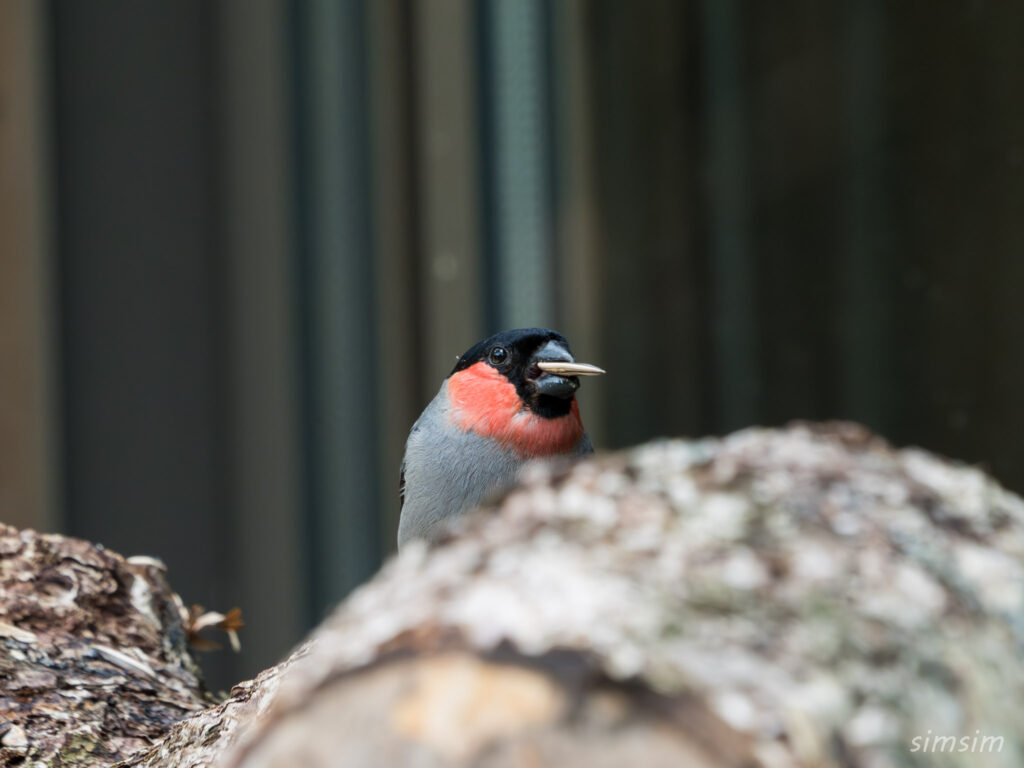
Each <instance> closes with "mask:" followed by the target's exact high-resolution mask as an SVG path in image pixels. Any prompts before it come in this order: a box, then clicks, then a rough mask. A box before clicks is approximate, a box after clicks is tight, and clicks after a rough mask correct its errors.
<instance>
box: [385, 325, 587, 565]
mask: <svg viewBox="0 0 1024 768" xmlns="http://www.w3.org/2000/svg"><path fill="white" fill-rule="evenodd" d="M602 373H604V371H603V370H601V369H600V368H598V367H596V366H593V365H587V364H585V363H577V362H576V360H575V358H574V357H573V355H572V352H571V351H570V350H569V342H567V341H566V340H565V337H564V336H562V335H561V334H560V333H556V332H555V331H550V330H547V329H545V328H520V329H518V330H514V331H504V332H503V333H499V334H497V335H495V336H492V337H490V338H489V339H485V340H484V341H481V342H479V343H477V344H475V345H474V346H472V347H470V348H469V349H468V350H467V351H466V352H465V353H464V354H462V355H460V356H459V358H458V362H457V363H456V364H455V368H454V369H453V370H452V372H451V373H450V374H449V375H448V378H446V379H445V380H444V381H443V382H442V383H441V389H440V390H439V391H438V393H437V395H436V396H435V397H434V399H433V400H431V401H430V403H429V404H428V405H427V407H426V408H425V409H424V411H423V413H422V414H421V415H420V417H419V419H417V420H416V423H415V424H414V425H413V428H412V431H411V432H410V433H409V439H408V440H407V441H406V444H405V457H404V458H403V459H402V471H401V480H400V489H401V491H400V492H401V497H402V514H401V518H400V521H399V524H398V546H399V549H401V548H402V546H403V545H405V544H406V543H408V542H409V541H412V540H414V539H426V540H428V541H429V540H434V539H437V538H439V537H440V536H441V535H442V534H443V532H444V529H445V527H446V522H447V521H449V520H451V519H452V518H454V517H456V516H458V515H461V514H463V513H465V512H467V511H468V510H469V509H471V508H473V507H474V506H476V505H477V504H479V503H480V502H481V501H483V500H484V499H485V498H486V497H487V496H488V495H489V494H491V493H493V492H494V491H496V490H498V489H500V488H502V487H505V486H507V485H509V484H511V483H513V482H514V481H515V479H516V476H517V475H518V474H519V470H520V469H521V468H522V466H523V465H524V464H525V463H526V462H527V461H529V460H530V459H533V458H537V457H545V456H576V455H583V454H587V453H592V452H593V448H592V447H591V444H590V439H589V438H588V437H587V433H586V432H585V431H584V430H583V421H582V420H581V419H580V411H579V406H578V405H577V403H576V390H577V389H578V388H579V385H580V382H579V377H580V376H597V375H600V374H602Z"/></svg>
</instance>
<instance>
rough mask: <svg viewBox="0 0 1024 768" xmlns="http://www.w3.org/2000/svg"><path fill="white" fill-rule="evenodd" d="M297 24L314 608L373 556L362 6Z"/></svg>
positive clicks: (323, 9)
mask: <svg viewBox="0 0 1024 768" xmlns="http://www.w3.org/2000/svg"><path fill="white" fill-rule="evenodd" d="M298 22H299V23H298V30H297V31H298V39H297V40H296V46H297V48H298V50H299V55H300V56H302V57H304V59H305V61H304V62H303V63H302V64H301V67H300V72H301V73H302V75H303V77H302V78H301V80H300V82H299V88H300V89H302V90H303V91H304V93H303V95H302V97H301V102H300V107H299V114H298V131H297V132H298V135H299V137H300V141H302V142H304V143H305V145H306V146H307V147H308V153H309V154H308V155H304V156H303V157H302V158H301V160H300V162H301V165H300V168H299V184H300V185H301V186H303V187H304V188H305V190H304V192H303V194H302V199H303V205H304V211H303V213H302V218H301V219H300V226H301V227H303V228H304V230H305V232H304V233H303V235H302V240H301V243H302V246H303V251H302V256H301V258H302V262H303V265H304V271H305V276H304V301H303V304H302V306H303V310H304V312H305V313H306V319H305V330H306V333H307V334H308V340H307V345H308V346H307V358H306V360H305V375H306V377H307V385H306V388H305V391H306V395H307V398H308V399H307V401H306V403H305V409H306V419H305V424H306V429H307V440H308V443H307V445H308V450H307V455H308V461H309V463H310V476H309V478H308V480H309V488H308V498H309V500H310V515H311V520H310V525H309V530H310V533H311V539H310V542H309V546H310V554H311V557H310V563H311V567H312V569H313V574H312V580H311V583H312V584H313V585H314V593H313V595H312V600H313V606H314V610H317V611H322V610H323V609H324V608H326V607H327V606H328V605H330V604H331V603H333V602H334V601H335V600H337V599H338V598H340V597H341V596H342V595H344V594H345V593H346V592H348V591H349V590H351V589H352V588H353V587H355V586H356V585H357V584H359V583H360V582H361V581H363V580H364V579H365V578H366V577H367V576H368V575H369V574H370V573H372V572H373V570H374V569H375V568H376V566H377V564H378V563H379V561H380V553H379V550H378V535H377V517H376V515H377V509H376V486H377V479H376V478H377V475H376V465H375V457H376V451H377V443H376V434H375V423H374V421H375V420H374V413H375V411H376V394H375V389H376V388H375V368H374V365H373V362H374V359H375V355H376V354H377V348H376V342H375V325H374V323H373V309H374V305H373V297H374V290H373V266H372V265H373V239H372V228H371V214H372V211H371V208H370V203H369V200H370V195H371V189H370V183H369V182H370V176H369V173H370V168H369V154H370V151H369V143H368V133H367V132H368V125H367V122H366V121H367V114H368V104H367V92H366V87H367V85H366V74H367V73H366V66H367V64H366V53H367V52H366V45H365V29H366V15H365V5H364V3H362V2H360V1H359V0H346V1H345V2H342V3H312V2H311V3H308V4H303V5H302V6H301V9H300V11H299V18H298Z"/></svg>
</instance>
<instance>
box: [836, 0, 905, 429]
mask: <svg viewBox="0 0 1024 768" xmlns="http://www.w3.org/2000/svg"><path fill="white" fill-rule="evenodd" d="M845 7H846V9H847V13H846V19H845V21H846V23H845V24H844V27H843V28H844V30H845V36H844V40H843V52H842V53H843V55H842V59H841V65H842V71H841V75H842V84H843V87H842V94H843V102H842V120H841V126H842V131H843V136H842V139H843V152H844V158H843V159H844V161H845V162H844V164H843V166H842V168H843V171H844V173H843V189H842V213H841V215H842V219H841V222H842V223H841V226H840V228H839V231H838V242H837V253H838V255H839V268H838V270H837V272H836V278H837V282H838V289H839V296H840V305H839V306H838V307H837V312H838V316H839V330H840V333H839V336H838V338H837V342H838V344H839V346H840V350H841V354H840V358H841V370H840V382H839V408H840V411H841V413H842V415H843V416H844V417H847V418H852V419H857V420H859V421H862V422H864V423H865V424H867V425H869V426H871V427H872V428H874V429H878V430H884V429H885V428H886V427H888V426H889V423H888V420H887V413H888V407H887V402H886V401H887V397H888V395H887V392H888V390H889V386H890V381H891V377H892V372H891V368H890V365H889V356H890V354H891V350H890V339H891V334H890V325H891V323H892V320H893V318H892V315H891V314H890V311H889V309H890V303H891V302H892V300H893V294H892V292H891V284H892V282H893V276H894V275H893V270H892V269H891V266H892V253H891V252H890V251H889V249H888V247H887V246H888V243H887V232H888V222H887V220H886V211H887V210H888V207H889V206H888V204H887V202H886V201H887V195H888V186H887V184H886V181H887V179H886V177H885V171H884V164H885V155H884V152H885V146H884V144H883V139H884V120H885V117H884V109H885V101H884V96H885V94H884V81H885V76H886V61H885V55H886V54H885V51H886V46H885V12H884V5H883V4H882V3H881V2H880V1H879V0H861V2H857V3H850V4H848V5H846V6H845Z"/></svg>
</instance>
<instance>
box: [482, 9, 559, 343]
mask: <svg viewBox="0 0 1024 768" xmlns="http://www.w3.org/2000/svg"><path fill="white" fill-rule="evenodd" d="M486 8H487V11H488V20H489V23H488V25H487V32H488V40H489V43H490V45H489V50H490V51H491V53H492V56H493V58H492V62H491V63H492V66H491V68H490V71H491V74H492V77H493V80H492V82H491V83H490V88H489V89H488V91H489V92H490V94H491V96H492V101H491V104H490V106H491V108H492V110H493V119H492V124H493V126H494V156H493V159H492V162H493V163H494V174H493V181H494V184H495V189H494V190H493V195H492V198H491V199H493V200H494V205H495V211H494V215H493V219H492V220H493V223H494V226H495V228H496V238H495V243H496V246H497V254H496V256H497V270H496V275H495V277H496V288H497V290H496V297H497V300H498V308H497V309H498V312H497V319H498V325H499V326H501V327H503V328H514V327H520V326H547V325H552V324H553V323H554V316H553V315H554V313H553V311H552V309H553V303H552V297H553V294H554V290H553V289H554V278H555V271H554V266H553V260H552V254H551V241H552V237H551V235H552V233H551V195H550V190H549V184H548V181H549V173H548V167H549V156H550V136H549V133H550V132H549V130H548V126H549V120H548V114H547V112H548V109H547V104H548V100H547V97H546V86H547V67H546V63H547V56H546V51H545V46H544V21H545V19H544V13H543V6H542V4H541V2H540V0H516V1H515V2H507V1H506V0H489V2H488V3H487V6H486Z"/></svg>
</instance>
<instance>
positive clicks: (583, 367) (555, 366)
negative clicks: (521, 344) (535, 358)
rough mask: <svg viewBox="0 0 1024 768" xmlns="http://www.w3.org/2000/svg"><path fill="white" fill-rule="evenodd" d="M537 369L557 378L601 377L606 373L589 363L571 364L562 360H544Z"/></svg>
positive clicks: (538, 364)
mask: <svg viewBox="0 0 1024 768" xmlns="http://www.w3.org/2000/svg"><path fill="white" fill-rule="evenodd" d="M537 367H538V368H540V369H541V370H542V371H545V372H546V373H553V374H555V375H557V376H600V375H601V374H602V373H604V372H605V371H604V369H603V368H598V367H597V366H596V365H590V364H588V363H570V362H566V361H562V360H544V361H542V362H538V363H537Z"/></svg>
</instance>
